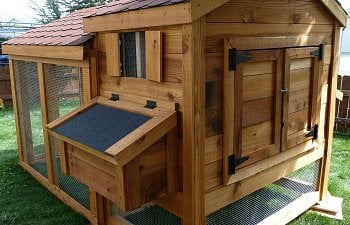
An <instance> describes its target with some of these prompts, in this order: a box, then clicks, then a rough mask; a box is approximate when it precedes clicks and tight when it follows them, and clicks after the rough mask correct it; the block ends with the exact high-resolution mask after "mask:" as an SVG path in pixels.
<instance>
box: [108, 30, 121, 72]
mask: <svg viewBox="0 0 350 225" xmlns="http://www.w3.org/2000/svg"><path fill="white" fill-rule="evenodd" d="M105 42H106V64H107V65H106V66H107V75H108V76H120V45H119V34H118V33H107V34H105Z"/></svg>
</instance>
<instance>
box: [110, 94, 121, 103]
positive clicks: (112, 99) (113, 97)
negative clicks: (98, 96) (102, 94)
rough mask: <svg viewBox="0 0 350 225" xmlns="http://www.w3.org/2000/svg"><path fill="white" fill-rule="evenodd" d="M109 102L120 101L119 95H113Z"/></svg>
mask: <svg viewBox="0 0 350 225" xmlns="http://www.w3.org/2000/svg"><path fill="white" fill-rule="evenodd" d="M109 100H111V101H118V100H119V95H118V94H112V95H111V98H110V99H109Z"/></svg>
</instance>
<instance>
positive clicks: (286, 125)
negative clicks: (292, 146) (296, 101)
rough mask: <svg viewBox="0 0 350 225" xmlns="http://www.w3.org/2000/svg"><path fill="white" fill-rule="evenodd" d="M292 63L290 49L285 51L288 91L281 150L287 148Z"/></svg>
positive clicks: (286, 93) (284, 106)
mask: <svg viewBox="0 0 350 225" xmlns="http://www.w3.org/2000/svg"><path fill="white" fill-rule="evenodd" d="M290 65H291V59H290V55H289V50H288V49H287V50H285V52H284V77H283V82H282V83H283V89H287V90H288V92H284V93H283V97H282V99H283V106H282V134H281V151H285V150H287V131H288V108H289V92H290V69H291V68H290Z"/></svg>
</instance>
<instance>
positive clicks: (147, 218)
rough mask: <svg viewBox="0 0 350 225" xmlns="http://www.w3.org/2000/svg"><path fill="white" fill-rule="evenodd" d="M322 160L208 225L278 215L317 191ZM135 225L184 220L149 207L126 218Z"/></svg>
mask: <svg viewBox="0 0 350 225" xmlns="http://www.w3.org/2000/svg"><path fill="white" fill-rule="evenodd" d="M318 168H319V161H316V162H314V163H311V164H310V165H308V166H306V167H304V168H302V169H299V170H297V171H296V172H294V173H291V174H289V175H288V176H287V177H284V178H282V179H280V180H278V181H276V182H274V183H272V184H270V185H268V186H266V187H264V188H262V189H260V190H258V191H256V192H253V193H252V194H250V195H248V196H246V197H244V198H242V199H240V200H238V201H236V202H234V203H232V204H230V205H228V206H226V207H224V208H222V209H220V210H218V211H216V212H214V213H212V214H210V215H209V216H208V217H207V225H235V224H237V225H252V224H257V223H259V222H261V221H262V220H264V219H265V218H267V217H269V216H271V215H273V214H275V213H276V212H278V211H279V210H281V209H283V208H284V207H286V206H287V205H289V204H290V203H292V202H294V201H295V200H297V199H298V198H299V197H301V196H302V195H303V194H306V193H309V192H312V191H315V190H316V184H317V177H318ZM124 219H126V220H128V221H129V222H130V223H132V224H134V225H164V224H167V225H181V219H180V218H179V217H177V216H175V215H173V214H171V213H170V212H168V211H166V210H164V209H162V208H160V207H159V206H147V207H145V208H143V209H138V210H136V211H134V212H131V213H129V214H127V215H126V216H124Z"/></svg>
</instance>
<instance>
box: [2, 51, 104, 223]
mask: <svg viewBox="0 0 350 225" xmlns="http://www.w3.org/2000/svg"><path fill="white" fill-rule="evenodd" d="M14 61H28V62H34V63H36V64H37V68H38V80H39V92H40V102H41V106H42V107H41V110H42V118H43V119H42V121H43V133H44V146H45V157H46V163H47V169H48V178H45V177H44V176H43V175H42V174H40V173H39V172H37V171H36V170H35V169H33V168H32V167H31V166H30V165H29V164H28V161H27V159H26V158H27V157H26V153H25V152H24V150H23V147H22V146H23V143H22V138H21V128H20V127H21V126H22V125H21V120H20V116H19V109H18V107H19V104H20V103H19V102H18V96H17V91H16V87H18V86H17V85H16V79H15V76H16V75H15V70H14V63H15V62H14ZM44 64H55V65H64V66H73V67H80V68H82V69H83V84H84V97H83V101H84V102H85V101H88V100H89V99H90V98H91V87H90V85H86V84H87V83H89V82H90V77H91V73H90V69H89V62H88V61H86V60H68V59H57V58H42V57H30V56H29V55H28V56H18V55H11V56H10V60H9V65H10V76H11V89H12V96H13V108H14V116H15V124H16V130H17V132H16V133H17V144H18V156H19V161H20V165H21V166H22V167H23V168H24V169H25V170H26V171H28V172H29V173H30V174H31V175H32V176H33V177H34V178H35V179H36V180H37V181H38V182H39V183H41V184H42V185H43V186H45V187H46V188H47V189H48V190H49V191H51V192H52V193H53V194H54V195H55V196H57V198H59V199H60V200H61V201H63V202H64V203H65V204H67V205H68V206H70V207H71V208H72V209H74V210H75V211H77V212H78V213H81V214H82V215H83V216H85V217H86V218H87V219H88V220H89V221H90V223H91V224H92V225H97V224H99V222H98V221H99V220H100V218H99V216H98V215H97V211H96V210H94V209H96V208H98V207H97V204H98V202H97V201H96V198H93V197H92V196H93V195H94V193H95V192H94V191H93V190H90V207H91V210H90V211H89V210H88V209H86V208H85V207H84V206H82V205H81V204H80V203H79V202H77V201H76V200H75V199H73V198H72V197H71V196H69V195H68V194H66V193H65V192H63V191H62V190H61V189H60V188H59V186H58V183H57V177H56V175H55V173H54V172H53V165H54V164H53V157H54V156H53V155H52V154H51V151H50V142H49V137H48V131H47V129H46V125H47V124H48V117H47V102H46V101H47V99H46V91H45V72H44V70H43V65H44ZM95 195H96V193H95Z"/></svg>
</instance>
